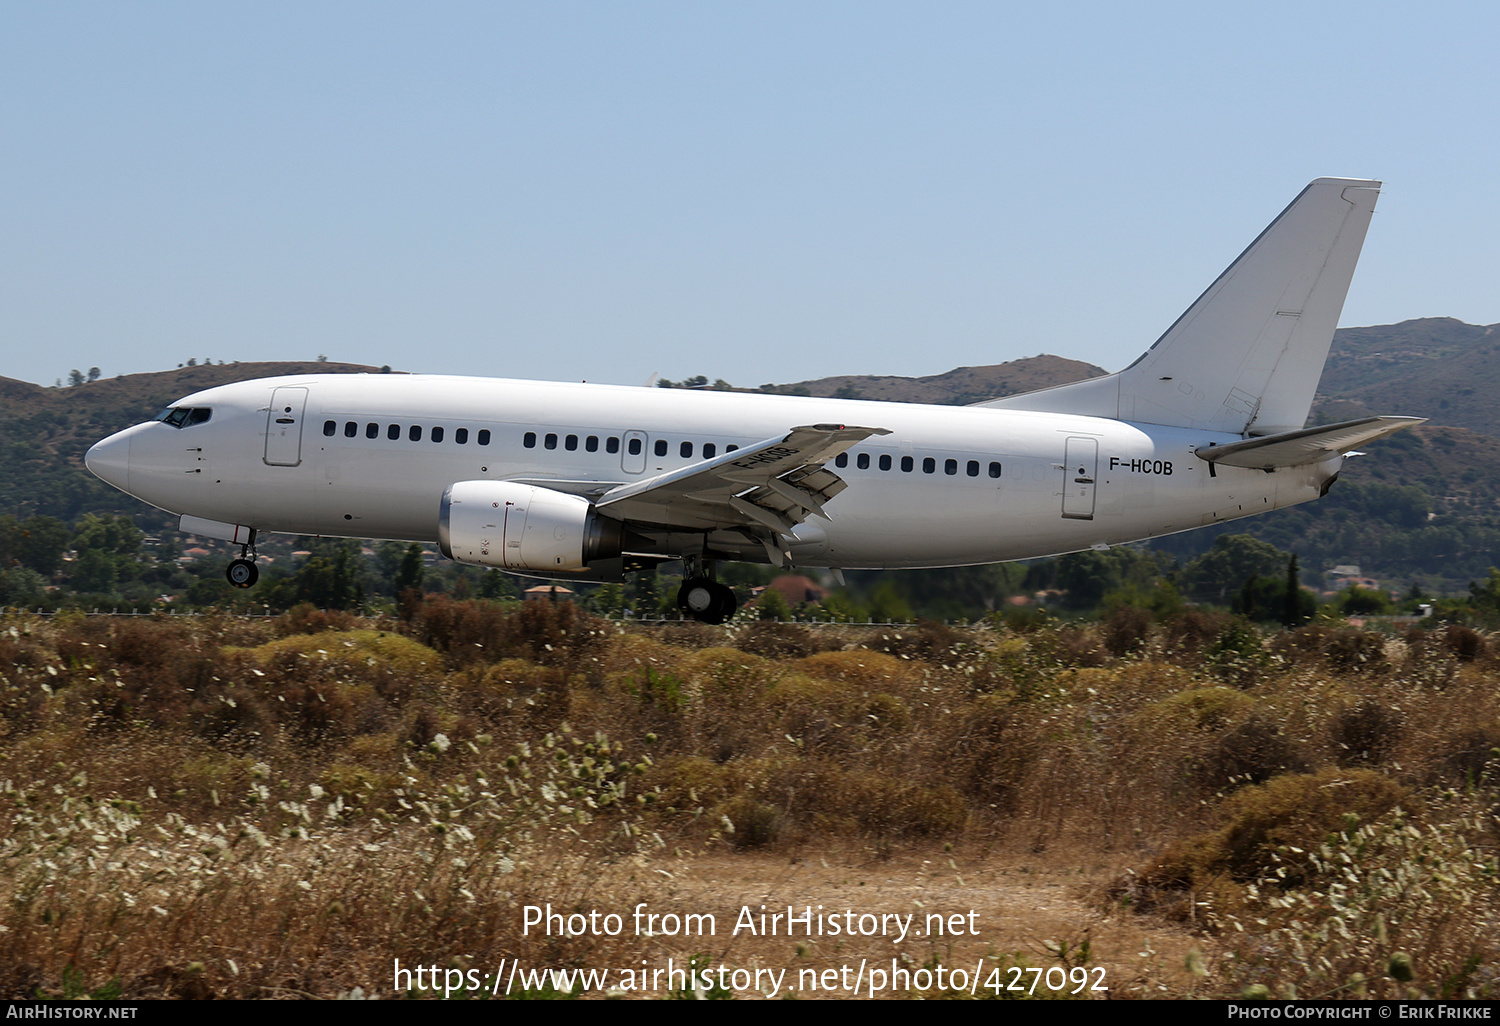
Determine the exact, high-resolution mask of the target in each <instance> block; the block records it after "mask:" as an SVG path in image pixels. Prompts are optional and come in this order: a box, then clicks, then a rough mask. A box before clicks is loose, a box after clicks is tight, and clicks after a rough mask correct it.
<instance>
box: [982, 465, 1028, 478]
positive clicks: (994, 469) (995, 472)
mask: <svg viewBox="0 0 1500 1026" xmlns="http://www.w3.org/2000/svg"><path fill="white" fill-rule="evenodd" d="M999 476H1000V464H998V463H991V464H990V477H999ZM1022 476H1025V475H1022Z"/></svg>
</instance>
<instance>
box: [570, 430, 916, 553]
mask: <svg viewBox="0 0 1500 1026" xmlns="http://www.w3.org/2000/svg"><path fill="white" fill-rule="evenodd" d="M886 434H890V432H889V431H888V430H886V429H885V428H868V427H845V426H844V425H842V424H813V425H809V426H806V427H798V428H793V429H792V430H791V431H790V432H789V433H787V434H785V435H778V436H776V437H774V438H768V439H766V440H765V441H763V442H758V443H756V444H755V445H748V446H745V447H744V448H741V449H736V450H734V451H733V452H726V453H724V454H723V455H721V456H716V457H714V458H713V459H708V460H702V461H700V462H698V463H693V464H690V465H689V466H686V467H682V468H681V469H678V470H673V471H669V472H667V473H665V474H658V475H656V476H655V477H650V478H647V479H645V480H644V481H635V482H633V483H631V484H625V485H620V486H618V487H615V488H612V489H610V490H609V491H607V492H605V493H604V495H603V496H601V497H600V498H599V499H598V501H597V502H596V503H595V508H596V509H598V510H599V511H600V512H601V513H604V514H605V515H606V516H611V517H616V518H618V519H621V520H627V521H635V522H639V523H642V524H646V525H653V526H662V527H671V528H682V529H686V530H714V529H722V528H748V529H750V531H751V533H753V534H756V535H758V536H761V537H766V532H770V534H771V535H781V536H790V534H791V532H792V529H793V528H794V527H796V526H797V525H798V524H800V523H802V521H804V520H806V519H807V518H808V517H809V516H811V515H813V514H814V513H816V514H817V515H819V516H821V517H823V518H824V519H828V514H827V513H825V512H824V510H823V506H824V504H825V503H827V502H828V500H830V499H832V498H833V497H834V496H835V495H837V494H838V493H839V492H841V491H843V490H844V489H845V488H846V487H848V485H847V483H846V482H845V481H844V479H843V478H841V477H839V476H838V475H837V474H835V473H834V472H833V471H832V470H829V469H828V468H827V467H826V466H825V464H826V463H827V462H828V461H829V460H831V459H833V458H834V457H835V456H837V455H839V454H840V453H842V452H844V451H846V450H847V449H849V448H850V447H851V446H853V445H857V444H858V443H860V442H862V441H864V440H865V439H866V438H869V437H870V436H871V435H886Z"/></svg>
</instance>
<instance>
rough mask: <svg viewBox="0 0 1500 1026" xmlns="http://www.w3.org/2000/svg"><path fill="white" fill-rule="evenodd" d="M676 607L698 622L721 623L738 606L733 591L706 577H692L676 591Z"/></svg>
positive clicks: (732, 613) (731, 614)
mask: <svg viewBox="0 0 1500 1026" xmlns="http://www.w3.org/2000/svg"><path fill="white" fill-rule="evenodd" d="M677 608H678V609H681V610H682V611H683V612H684V613H686V614H687V615H688V616H691V617H692V618H693V619H694V620H697V621H698V622H699V623H714V624H718V623H723V622H724V621H725V620H727V619H729V618H730V617H731V616H733V615H734V611H735V610H736V609H738V608H739V603H738V602H736V601H735V598H734V592H733V591H731V590H730V589H729V588H727V587H725V586H724V585H722V584H720V583H719V582H718V581H711V580H709V579H708V578H707V577H692V578H689V579H688V580H686V581H683V582H682V587H681V588H680V589H678V591H677Z"/></svg>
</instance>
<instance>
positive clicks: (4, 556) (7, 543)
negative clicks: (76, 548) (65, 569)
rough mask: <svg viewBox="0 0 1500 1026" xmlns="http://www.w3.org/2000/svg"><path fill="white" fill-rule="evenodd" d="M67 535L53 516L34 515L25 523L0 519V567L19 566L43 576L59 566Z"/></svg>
mask: <svg viewBox="0 0 1500 1026" xmlns="http://www.w3.org/2000/svg"><path fill="white" fill-rule="evenodd" d="M70 534H71V532H70V531H69V530H68V525H67V524H64V523H63V522H62V521H61V520H58V519H57V518H56V517H49V516H44V515H41V514H38V515H36V516H33V517H27V518H26V519H25V520H19V521H18V520H16V518H15V517H12V516H10V515H8V514H7V515H6V516H0V567H5V566H13V565H16V564H19V565H21V566H24V567H26V568H27V569H28V570H32V571H35V572H36V573H38V574H41V575H42V576H43V577H51V576H52V575H53V574H55V573H56V572H57V568H58V567H59V566H61V565H62V557H63V552H65V551H66V550H67V548H68V538H69V535H70Z"/></svg>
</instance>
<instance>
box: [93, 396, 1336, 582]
mask: <svg viewBox="0 0 1500 1026" xmlns="http://www.w3.org/2000/svg"><path fill="white" fill-rule="evenodd" d="M174 409H179V410H181V409H192V410H203V409H206V410H211V411H212V412H211V414H209V415H208V416H207V419H206V420H202V421H201V422H198V423H192V422H191V420H192V418H191V417H179V418H178V419H179V420H182V421H184V424H183V426H180V427H179V426H174V425H173V424H172V423H169V422H167V421H162V420H157V421H151V422H147V423H144V424H138V425H136V426H134V427H132V428H129V429H127V430H125V431H122V432H120V433H118V434H116V435H113V436H111V437H110V438H108V439H105V440H104V441H102V442H100V443H99V444H98V445H97V446H96V447H95V448H94V449H93V450H91V452H90V454H89V466H90V468H91V469H92V470H94V472H95V473H97V474H99V475H100V476H101V477H103V478H104V479H105V480H107V481H109V482H110V483H112V484H114V485H116V486H117V487H120V488H121V489H123V490H125V491H127V492H129V493H130V494H132V495H135V496H137V497H139V498H141V499H144V500H145V501H146V502H149V503H151V504H153V505H155V506H158V507H160V508H162V509H164V510H167V511H169V512H172V513H176V514H180V515H187V516H192V517H198V518H203V519H205V520H209V521H216V522H223V523H226V524H232V525H247V526H249V527H253V528H255V529H256V530H259V531H271V532H279V533H287V534H307V535H327V536H343V537H356V538H386V539H399V540H410V541H421V542H432V541H436V540H437V538H438V518H439V503H440V501H441V499H442V496H443V494H444V490H445V489H447V488H448V487H449V486H450V485H452V484H454V483H455V482H458V481H476V480H492V481H513V480H518V479H523V480H525V481H527V482H529V483H532V484H538V485H543V486H546V487H554V488H556V489H557V490H559V491H563V492H568V493H571V494H576V495H598V494H602V493H603V492H604V491H606V490H607V489H608V488H610V487H614V486H618V485H620V484H628V483H630V482H632V481H637V480H641V479H644V478H648V477H651V476H654V475H658V474H661V473H663V472H668V471H672V470H675V469H678V468H682V467H686V466H689V465H692V464H695V463H698V462H700V461H702V460H704V459H705V458H707V457H711V456H713V455H715V454H723V453H725V452H726V451H728V450H729V449H730V448H732V447H733V448H740V447H745V446H748V445H751V444H753V443H756V442H759V441H761V440H762V439H765V438H766V437H768V436H772V435H776V434H779V433H783V432H785V431H786V429H787V427H788V425H792V424H811V423H833V424H865V425H871V426H876V427H880V428H884V429H887V430H888V431H889V432H890V433H889V434H884V435H878V436H873V437H870V438H867V439H865V440H864V441H862V442H859V443H858V444H856V445H854V446H852V447H851V448H849V449H848V451H847V452H846V453H845V454H844V455H842V456H839V457H838V458H837V459H836V460H831V461H829V463H828V469H830V470H832V471H834V472H835V473H836V474H838V476H839V477H841V478H842V479H843V480H844V481H845V482H846V483H847V486H848V487H847V489H846V490H845V491H844V492H842V493H841V494H839V495H838V497H837V498H836V499H835V500H833V501H832V502H831V503H830V505H829V507H828V511H827V512H828V516H829V518H830V519H826V520H825V519H823V518H821V517H811V518H809V519H807V520H806V521H805V522H803V523H800V524H798V525H797V526H796V527H795V530H794V531H793V532H792V538H793V541H792V544H791V545H790V546H789V551H790V553H791V556H792V562H793V563H795V564H797V565H801V566H822V567H839V568H845V569H861V568H865V569H876V568H896V567H934V566H956V565H967V564H976V563H990V562H997V561H1001V560H1012V559H1023V558H1027V557H1033V556H1045V555H1051V554H1054V553H1060V552H1069V551H1076V550H1080V549H1086V548H1089V547H1091V546H1101V545H1113V544H1119V543H1122V542H1129V541H1135V540H1138V539H1143V538H1150V537H1155V536H1159V535H1163V534H1171V533H1173V532H1177V531H1184V530H1188V529H1191V528H1195V527H1200V526H1204V525H1207V524H1212V523H1217V522H1220V521H1224V520H1232V519H1235V518H1237V517H1241V516H1249V515H1251V514H1254V513H1262V512H1266V511H1268V510H1271V509H1276V508H1279V507H1282V506H1288V505H1292V504H1294V503H1299V502H1305V501H1307V500H1309V499H1314V498H1317V497H1318V495H1319V494H1320V493H1321V492H1322V491H1323V490H1324V487H1325V485H1326V482H1328V481H1329V479H1330V478H1331V477H1333V476H1334V475H1335V474H1336V473H1337V471H1338V469H1339V466H1340V464H1341V462H1342V460H1341V457H1333V458H1330V459H1327V460H1324V461H1322V462H1318V463H1313V464H1308V465H1304V466H1298V467H1287V468H1281V469H1278V470H1277V471H1275V472H1274V473H1266V472H1264V471H1261V470H1252V469H1245V468H1239V467H1228V466H1219V467H1216V468H1212V469H1211V468H1210V466H1209V464H1208V463H1207V462H1205V461H1204V460H1202V459H1200V458H1199V457H1198V456H1196V455H1195V454H1194V450H1195V449H1197V448H1199V447H1202V446H1207V445H1209V444H1210V443H1215V442H1217V443H1219V444H1226V443H1230V442H1234V441H1238V440H1240V438H1241V436H1240V435H1234V434H1222V433H1214V432H1204V431H1202V430H1191V429H1186V428H1175V427H1161V426H1156V425H1147V424H1133V423H1128V422H1124V421H1119V420H1109V419H1102V418H1096V417H1088V416H1076V415H1069V414H1053V413H1041V412H1030V411H1017V410H1006V409H994V408H984V407H953V406H925V405H914V404H905V403H884V402H865V401H860V400H839V399H817V398H807V397H798V396H779V395H761V394H747V393H730V392H711V391H692V390H682V389H645V388H628V387H620V386H611V385H590V384H572V383H556V382H539V381H515V380H503V379H489V378H468V377H437V376H422V375H396V374H391V375H307V376H294V377H284V378H268V379H261V380H257V381H246V382H241V383H238V384H231V385H222V386H219V387H216V388H211V389H207V390H205V391H202V392H198V393H195V394H193V395H190V396H187V397H186V398H184V399H182V400H180V401H179V402H177V403H176V404H174ZM200 416H201V415H200ZM664 512H666V511H664ZM662 519H663V521H664V522H671V521H670V517H667V516H664V517H663V518H662ZM642 532H643V534H644V535H649V536H650V537H651V539H652V542H651V545H650V546H648V548H650V549H651V550H653V554H659V555H665V556H671V555H675V554H676V553H675V552H674V551H673V549H674V548H676V547H680V545H681V544H682V543H684V541H685V540H687V539H691V538H694V537H696V538H698V539H699V540H700V542H701V541H702V539H703V538H704V537H706V538H707V543H708V546H709V548H710V549H711V550H712V551H714V552H716V553H719V554H721V555H722V556H724V557H725V558H739V559H746V560H752V561H764V560H765V559H766V558H767V557H766V555H765V552H764V550H763V547H762V545H761V544H760V543H758V542H756V541H755V540H754V539H752V538H750V537H748V536H747V535H745V534H744V533H742V532H736V531H732V530H713V531H708V532H705V533H695V532H693V531H691V530H658V531H656V532H655V533H654V534H653V533H652V532H651V531H650V530H649V529H648V526H643V528H642Z"/></svg>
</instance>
